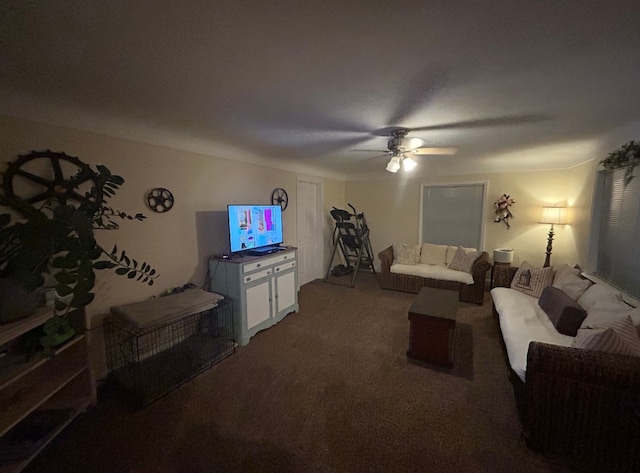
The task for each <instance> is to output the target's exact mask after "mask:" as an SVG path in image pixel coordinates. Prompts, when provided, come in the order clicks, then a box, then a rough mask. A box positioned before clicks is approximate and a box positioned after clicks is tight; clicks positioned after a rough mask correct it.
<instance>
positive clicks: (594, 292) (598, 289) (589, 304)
mask: <svg viewBox="0 0 640 473" xmlns="http://www.w3.org/2000/svg"><path fill="white" fill-rule="evenodd" d="M606 301H609V302H611V303H612V304H615V303H616V302H618V301H622V294H620V292H619V291H616V290H614V289H612V288H610V287H609V286H607V285H605V284H592V285H591V286H590V287H589V288H588V289H587V290H586V291H584V293H583V294H582V295H581V296H580V297H578V300H577V301H576V302H577V303H578V304H580V305H581V306H582V307H583V308H584V310H586V311H587V313H589V312H591V309H593V308H594V307H595V306H596V304H598V305H600V306H603V303H604V302H606Z"/></svg>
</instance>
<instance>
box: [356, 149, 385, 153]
mask: <svg viewBox="0 0 640 473" xmlns="http://www.w3.org/2000/svg"><path fill="white" fill-rule="evenodd" d="M349 152H350V153H388V152H389V151H387V150H385V149H350V150H349Z"/></svg>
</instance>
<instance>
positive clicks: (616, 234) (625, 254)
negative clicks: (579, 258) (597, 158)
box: [590, 169, 640, 298]
mask: <svg viewBox="0 0 640 473" xmlns="http://www.w3.org/2000/svg"><path fill="white" fill-rule="evenodd" d="M592 221H593V223H594V224H593V226H592V228H591V258H590V259H591V261H592V263H593V265H594V271H595V274H596V275H597V276H599V277H600V278H602V279H604V280H605V281H607V282H609V283H610V284H612V285H614V286H616V287H617V288H619V289H621V290H622V291H624V292H626V293H628V294H630V295H631V296H633V297H635V298H640V178H639V177H636V178H634V179H632V180H631V182H630V183H629V185H627V187H625V186H624V169H617V170H615V171H613V172H606V171H600V172H598V176H597V180H596V189H595V193H594V205H593V220H592Z"/></svg>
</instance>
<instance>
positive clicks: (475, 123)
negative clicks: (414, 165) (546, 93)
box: [409, 114, 551, 131]
mask: <svg viewBox="0 0 640 473" xmlns="http://www.w3.org/2000/svg"><path fill="white" fill-rule="evenodd" d="M550 119H551V117H549V116H548V115H541V114H528V115H511V116H504V117H493V118H478V119H475V120H463V121H459V122H452V123H442V124H440V125H429V126H420V127H414V128H409V130H410V131H435V130H451V129H470V128H485V127H497V126H510V125H522V124H526V123H538V122H541V121H546V120H550Z"/></svg>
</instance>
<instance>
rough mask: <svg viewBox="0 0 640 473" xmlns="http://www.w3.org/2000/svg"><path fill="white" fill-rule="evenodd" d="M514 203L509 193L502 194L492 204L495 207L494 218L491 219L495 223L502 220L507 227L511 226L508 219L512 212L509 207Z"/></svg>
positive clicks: (510, 217) (511, 216)
mask: <svg viewBox="0 0 640 473" xmlns="http://www.w3.org/2000/svg"><path fill="white" fill-rule="evenodd" d="M515 203H516V201H515V200H513V199H512V198H511V196H510V195H507V194H502V195H501V196H500V197H499V198H498V200H496V201H495V202H494V204H493V205H494V207H495V209H496V218H495V219H494V220H493V221H494V222H496V223H500V222H504V224H505V225H506V226H507V229H509V228H511V223H510V222H509V220H510V219H512V218H513V214H512V213H511V210H509V207H511V206H512V205H513V204H515Z"/></svg>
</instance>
